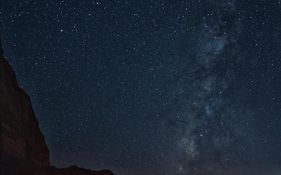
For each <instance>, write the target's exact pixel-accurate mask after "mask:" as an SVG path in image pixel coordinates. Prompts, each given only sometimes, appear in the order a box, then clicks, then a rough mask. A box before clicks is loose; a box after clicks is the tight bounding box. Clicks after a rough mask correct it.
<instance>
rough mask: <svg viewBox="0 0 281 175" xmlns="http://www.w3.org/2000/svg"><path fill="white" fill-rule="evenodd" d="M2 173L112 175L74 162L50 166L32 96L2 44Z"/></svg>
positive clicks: (0, 135) (0, 167)
mask: <svg viewBox="0 0 281 175" xmlns="http://www.w3.org/2000/svg"><path fill="white" fill-rule="evenodd" d="M0 174H5V175H8V174H10V175H25V174H26V175H32V174H33V175H66V174H67V175H74V174H75V175H112V173H111V172H110V171H108V170H103V171H100V172H96V171H91V170H86V169H82V168H78V167H76V166H72V167H69V168H63V169H58V168H55V167H52V166H50V163H49V150H48V147H47V144H46V142H45V140H44V137H43V134H42V132H41V131H40V128H39V126H38V121H37V120H36V117H35V115H34V112H33V109H32V105H31V101H30V98H29V97H28V95H27V94H26V93H25V91H24V90H23V89H21V88H20V87H19V85H18V83H17V80H16V75H15V73H14V71H13V69H12V67H11V66H10V65H9V63H8V62H7V60H6V59H5V58H4V56H3V50H2V47H1V45H0Z"/></svg>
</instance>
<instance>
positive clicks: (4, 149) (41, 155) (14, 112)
mask: <svg viewBox="0 0 281 175" xmlns="http://www.w3.org/2000/svg"><path fill="white" fill-rule="evenodd" d="M1 50H2V49H1ZM0 117H1V118H0V119H1V129H0V139H1V140H0V141H1V147H0V153H1V159H4V158H6V159H8V158H9V160H11V161H12V160H17V161H25V162H29V163H31V164H34V165H36V166H40V167H42V166H48V165H49V151H48V147H47V145H46V143H45V140H44V137H43V135H42V133H41V131H40V129H39V127H38V122H37V120H36V118H35V116H34V113H33V110H32V106H31V102H30V99H29V97H28V96H27V95H26V93H25V92H24V91H23V90H22V89H21V88H19V86H18V84H17V80H16V76H15V73H14V71H13V70H12V68H11V66H10V65H9V64H8V62H7V61H6V60H5V59H4V57H3V55H2V51H1V57H0Z"/></svg>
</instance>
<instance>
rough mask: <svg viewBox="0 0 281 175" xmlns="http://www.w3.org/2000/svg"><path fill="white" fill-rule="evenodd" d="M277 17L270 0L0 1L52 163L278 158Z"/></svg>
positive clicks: (211, 163) (279, 11)
mask: <svg viewBox="0 0 281 175" xmlns="http://www.w3.org/2000/svg"><path fill="white" fill-rule="evenodd" d="M280 16H281V1H280V0H258V1H257V0H256V1H254V0H185V1H183V0H178V1H164V0H146V1H138V0H131V1H128V0H108V1H102V0H97V1H89V0H85V1H75V0H57V1H55V0H40V1H39V0H0V20H1V25H0V32H1V33H0V35H1V39H2V43H3V47H4V50H5V56H6V57H7V59H8V61H9V62H10V63H11V64H12V66H13V68H14V70H15V71H16V74H17V77H18V81H19V83H20V85H21V87H23V88H24V89H25V90H26V91H27V92H28V94H29V95H30V97H31V99H32V103H33V107H34V110H35V113H36V116H37V118H38V120H39V124H40V128H41V129H42V131H43V133H44V136H45V139H46V142H47V144H48V146H49V149H50V155H51V163H52V164H53V165H56V166H58V167H64V166H69V165H72V164H75V165H79V166H81V167H85V168H91V169H103V168H108V169H111V170H112V171H113V172H115V174H116V175H132V174H134V175H168V174H174V175H221V174H223V175H225V174H230V173H234V174H235V172H236V171H238V170H237V169H240V171H243V172H244V171H246V170H244V169H245V168H247V169H248V170H249V171H254V170H257V169H258V168H261V167H262V168H264V169H265V170H266V171H267V172H268V171H271V170H273V169H274V167H278V166H281V152H280V150H281V129H280V128H281V88H280V85H281V68H280V67H281V21H280ZM277 171H279V173H280V172H281V170H277ZM267 175H268V174H267ZM270 175H271V174H270Z"/></svg>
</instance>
